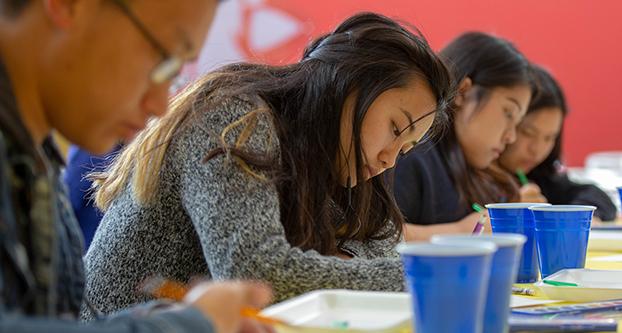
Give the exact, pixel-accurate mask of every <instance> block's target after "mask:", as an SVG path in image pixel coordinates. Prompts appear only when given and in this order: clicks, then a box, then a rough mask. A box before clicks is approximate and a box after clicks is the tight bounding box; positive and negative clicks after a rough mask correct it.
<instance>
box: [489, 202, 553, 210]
mask: <svg viewBox="0 0 622 333" xmlns="http://www.w3.org/2000/svg"><path fill="white" fill-rule="evenodd" d="M534 206H551V204H550V203H536V202H506V203H492V204H487V205H485V206H484V207H486V208H488V209H490V208H492V209H523V208H529V207H534Z"/></svg>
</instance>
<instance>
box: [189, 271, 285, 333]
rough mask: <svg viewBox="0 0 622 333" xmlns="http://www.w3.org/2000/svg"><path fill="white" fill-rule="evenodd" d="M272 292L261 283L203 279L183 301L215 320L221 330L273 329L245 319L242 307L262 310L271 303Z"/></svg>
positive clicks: (247, 332)
mask: <svg viewBox="0 0 622 333" xmlns="http://www.w3.org/2000/svg"><path fill="white" fill-rule="evenodd" d="M271 299H272V291H271V290H270V288H269V287H267V286H266V285H264V284H260V283H251V282H219V283H213V282H204V283H200V284H198V285H196V286H195V287H194V288H192V289H191V290H190V291H189V292H188V294H187V295H186V296H185V297H184V303H186V304H189V305H192V306H194V307H196V308H198V309H199V310H200V311H201V312H202V313H203V314H204V315H205V316H207V317H208V318H209V319H210V320H211V321H212V323H213V325H214V327H215V329H216V332H218V333H264V332H274V330H273V329H272V328H270V327H267V326H265V325H261V324H259V323H257V322H256V321H254V320H250V319H246V318H243V317H242V315H241V310H242V309H243V308H253V309H260V308H263V307H264V306H266V305H268V304H269V303H270V300H271Z"/></svg>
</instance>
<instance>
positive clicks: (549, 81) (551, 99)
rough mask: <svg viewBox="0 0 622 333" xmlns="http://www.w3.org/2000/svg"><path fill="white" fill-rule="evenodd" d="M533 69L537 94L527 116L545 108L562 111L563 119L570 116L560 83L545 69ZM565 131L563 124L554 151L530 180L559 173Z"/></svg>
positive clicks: (534, 66)
mask: <svg viewBox="0 0 622 333" xmlns="http://www.w3.org/2000/svg"><path fill="white" fill-rule="evenodd" d="M532 67H533V75H534V82H535V87H536V93H535V94H534V96H533V97H532V98H531V102H530V103H529V108H528V109H527V114H529V113H532V112H538V111H539V110H541V109H543V108H552V107H556V108H559V109H560V110H561V111H562V117H563V118H565V117H566V115H567V114H568V107H567V105H566V98H565V97H564V92H563V91H562V89H561V87H560V86H559V83H558V82H557V81H556V80H555V79H554V78H553V77H552V76H551V74H550V73H549V72H548V71H547V70H545V69H544V68H542V67H540V66H536V65H532ZM563 129H564V126H563V122H562V128H561V129H560V132H559V135H558V136H557V138H556V139H555V145H554V146H553V150H551V153H550V154H549V156H547V157H546V158H545V159H544V161H542V163H540V164H538V166H536V167H535V168H534V169H533V170H531V171H530V172H529V175H528V176H529V178H532V179H538V178H543V177H549V176H551V175H554V174H556V173H557V171H558V169H559V165H560V163H561V152H562V132H563Z"/></svg>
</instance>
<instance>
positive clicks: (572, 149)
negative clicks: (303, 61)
mask: <svg viewBox="0 0 622 333" xmlns="http://www.w3.org/2000/svg"><path fill="white" fill-rule="evenodd" d="M251 6H252V8H257V7H258V6H259V7H270V8H273V9H278V10H280V11H283V12H285V13H287V15H289V16H291V17H292V18H294V19H295V20H296V21H300V22H302V27H303V28H302V32H301V33H300V34H299V35H297V36H293V37H292V38H289V39H287V40H286V41H284V42H283V43H281V44H279V45H277V46H276V47H273V48H272V49H270V50H267V51H266V50H262V52H257V51H256V50H252V49H251V48H250V47H249V46H248V45H249V43H248V41H247V37H246V36H248V32H247V31H246V33H245V29H243V28H242V29H240V33H238V35H237V36H236V41H237V44H238V46H239V47H240V48H241V49H242V50H243V52H244V53H246V56H247V57H249V58H251V59H254V60H262V61H268V62H270V63H282V62H290V61H293V60H296V59H297V58H298V57H299V56H300V54H301V52H302V49H303V47H304V46H305V45H306V44H307V42H308V41H309V39H310V38H311V37H312V36H315V35H317V34H320V33H323V32H327V31H329V30H330V29H331V28H332V27H334V26H335V25H336V24H338V23H339V22H340V21H341V20H343V19H344V18H346V17H347V16H349V15H351V14H353V13H355V12H357V11H363V10H367V11H376V12H380V13H384V14H386V15H389V16H391V17H396V18H400V19H403V20H405V21H409V22H411V23H413V24H414V25H415V26H417V27H418V28H419V29H420V30H421V31H422V32H423V34H424V35H425V36H426V37H427V39H428V41H429V42H430V44H431V45H432V47H433V48H434V49H437V50H438V49H440V48H442V47H443V46H444V45H445V44H446V43H447V42H448V41H449V40H451V39H452V38H453V37H455V36H456V35H458V34H460V33H461V32H464V31H467V30H481V31H486V32H491V33H494V34H496V35H498V36H502V37H505V38H508V39H510V40H512V41H513V42H514V43H515V45H516V46H517V47H518V48H519V49H521V50H522V51H523V53H525V54H526V55H527V57H529V58H530V59H531V60H533V61H534V62H536V63H539V64H541V65H544V66H545V67H547V68H548V69H550V70H551V71H552V72H553V74H554V75H555V76H556V77H557V79H558V80H559V81H560V83H561V84H562V86H563V87H564V90H565V92H566V95H567V98H568V103H569V105H570V107H571V114H570V116H569V118H568V120H567V122H566V133H565V138H564V144H565V149H564V150H565V155H564V156H565V161H566V163H567V164H569V165H570V166H579V165H583V162H584V159H585V157H586V155H587V154H588V153H590V152H593V151H602V150H622V144H620V143H619V141H618V135H616V133H617V127H618V126H619V125H622V113H621V112H620V111H618V106H619V105H620V103H619V102H618V101H619V100H618V98H621V97H622V84H621V83H620V78H621V77H622V38H621V37H622V1H620V0H537V1H536V0H521V1H493V0H456V1H446V0H445V1H441V0H416V1H410V0H332V1H328V0H316V1H302V0H297V1H292V0H265V1H264V2H263V3H261V2H256V1H255V2H253V4H252V5H251ZM242 7H244V5H242ZM248 8H251V7H248ZM243 12H244V11H243ZM246 13H247V14H249V16H250V15H252V10H250V9H249V10H248V11H246Z"/></svg>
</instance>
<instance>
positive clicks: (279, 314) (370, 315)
mask: <svg viewBox="0 0 622 333" xmlns="http://www.w3.org/2000/svg"><path fill="white" fill-rule="evenodd" d="M261 313H262V314H263V315H266V316H270V317H274V318H278V319H281V320H283V321H285V322H287V323H289V324H292V325H295V326H297V327H295V328H294V327H292V328H287V327H277V331H278V332H283V333H285V332H320V333H325V332H326V333H329V332H344V331H347V332H366V333H367V332H382V333H407V332H411V331H412V329H411V327H412V326H411V321H410V318H411V316H412V312H411V304H410V296H409V295H408V294H407V293H385V292H367V291H352V290H318V291H313V292H310V293H307V294H304V295H301V296H299V297H296V298H292V299H290V300H287V301H285V302H282V303H279V304H275V305H273V306H270V307H268V308H266V309H264V310H263V311H262V312H261Z"/></svg>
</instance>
